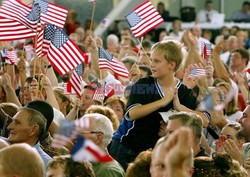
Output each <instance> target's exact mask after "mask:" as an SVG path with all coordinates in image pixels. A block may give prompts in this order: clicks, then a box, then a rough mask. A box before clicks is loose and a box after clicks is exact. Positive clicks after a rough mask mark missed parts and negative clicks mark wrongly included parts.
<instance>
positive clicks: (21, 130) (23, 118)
mask: <svg viewBox="0 0 250 177" xmlns="http://www.w3.org/2000/svg"><path fill="white" fill-rule="evenodd" d="M7 128H8V130H9V131H10V134H9V137H8V139H7V140H8V142H9V143H11V144H15V143H27V144H29V145H30V146H32V147H34V148H35V149H36V150H37V152H38V153H39V155H40V156H41V158H42V159H43V162H44V165H45V166H47V163H48V162H49V160H50V159H51V157H50V156H49V155H48V154H46V153H45V152H44V151H43V150H42V149H41V147H40V143H39V141H40V140H41V139H43V138H44V135H45V132H46V119H45V118H44V116H43V115H42V114H41V113H40V112H38V111H36V110H34V109H30V108H26V107H24V108H21V109H20V110H19V111H18V112H17V113H16V115H15V116H14V117H13V121H12V122H11V123H10V124H9V126H8V127H7Z"/></svg>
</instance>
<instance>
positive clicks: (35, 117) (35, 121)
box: [18, 107, 47, 141]
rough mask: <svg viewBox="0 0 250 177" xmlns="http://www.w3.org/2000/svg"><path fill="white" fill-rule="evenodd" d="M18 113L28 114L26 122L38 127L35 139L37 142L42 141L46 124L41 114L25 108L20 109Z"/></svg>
mask: <svg viewBox="0 0 250 177" xmlns="http://www.w3.org/2000/svg"><path fill="white" fill-rule="evenodd" d="M20 111H24V112H26V113H27V114H28V116H27V120H28V122H29V124H30V125H38V127H39V132H38V135H37V138H38V141H40V140H42V139H43V138H44V136H45V135H46V124H47V120H46V119H45V117H44V116H43V114H42V113H40V112H39V111H37V110H34V109H31V108H27V107H22V108H20V109H19V110H18V112H20Z"/></svg>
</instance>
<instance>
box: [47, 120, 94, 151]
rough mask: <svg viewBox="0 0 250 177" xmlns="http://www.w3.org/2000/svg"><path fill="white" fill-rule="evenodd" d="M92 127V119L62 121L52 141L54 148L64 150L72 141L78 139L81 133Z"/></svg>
mask: <svg viewBox="0 0 250 177" xmlns="http://www.w3.org/2000/svg"><path fill="white" fill-rule="evenodd" d="M89 127H90V119H89V118H84V119H79V120H75V121H73V122H72V121H69V120H66V119H64V120H61V121H60V125H59V126H58V129H57V130H56V133H55V135H54V139H53V141H52V144H51V145H52V147H54V148H62V147H63V146H65V145H67V144H68V143H69V142H70V141H71V140H72V139H76V138H77V136H78V134H79V133H80V131H82V130H84V129H85V128H89Z"/></svg>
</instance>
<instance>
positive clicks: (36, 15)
mask: <svg viewBox="0 0 250 177" xmlns="http://www.w3.org/2000/svg"><path fill="white" fill-rule="evenodd" d="M40 14H41V8H40V5H39V4H38V3H34V4H33V8H32V12H31V14H30V15H32V17H31V18H32V19H37V29H36V34H37V37H36V56H37V57H38V58H40V57H42V54H43V53H42V47H43V35H44V29H43V26H42V24H41V19H40Z"/></svg>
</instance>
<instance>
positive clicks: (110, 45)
mask: <svg viewBox="0 0 250 177" xmlns="http://www.w3.org/2000/svg"><path fill="white" fill-rule="evenodd" d="M118 47H119V38H118V37H117V36H116V35H114V34H110V35H108V37H107V49H108V50H109V51H110V52H115V53H116V52H117V50H118Z"/></svg>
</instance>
